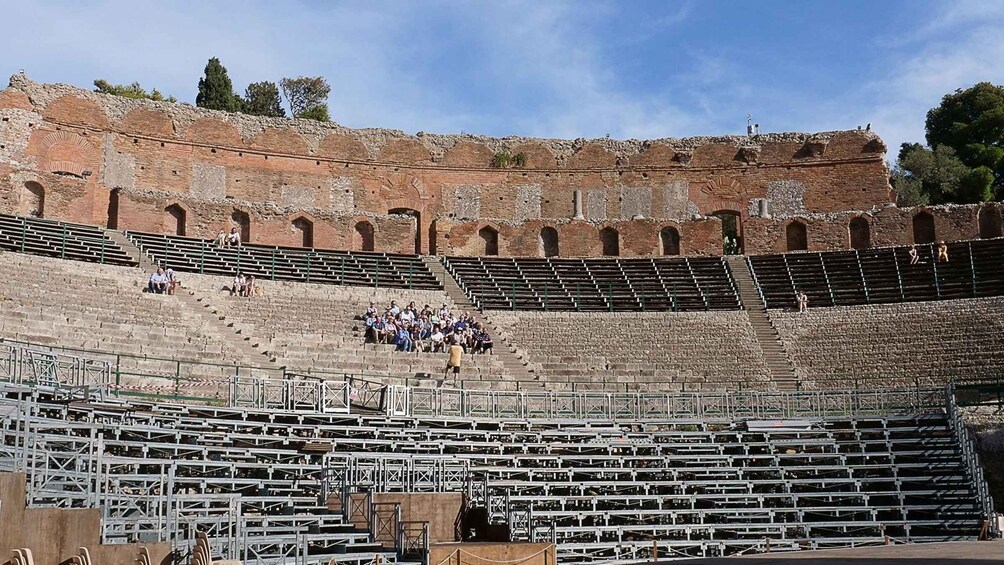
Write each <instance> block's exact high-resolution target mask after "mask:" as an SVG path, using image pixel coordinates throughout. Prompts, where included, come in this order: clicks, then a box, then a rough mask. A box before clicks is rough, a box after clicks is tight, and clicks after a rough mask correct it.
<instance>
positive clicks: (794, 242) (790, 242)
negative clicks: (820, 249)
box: [784, 220, 809, 251]
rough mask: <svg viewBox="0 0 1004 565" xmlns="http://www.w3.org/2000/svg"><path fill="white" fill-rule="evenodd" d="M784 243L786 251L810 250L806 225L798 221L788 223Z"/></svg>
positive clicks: (785, 228)
mask: <svg viewBox="0 0 1004 565" xmlns="http://www.w3.org/2000/svg"><path fill="white" fill-rule="evenodd" d="M784 241H785V250H786V251H806V250H808V249H809V236H808V234H807V233H806V230H805V224H803V223H802V222H800V221H798V220H794V221H791V222H788V225H787V226H785V227H784Z"/></svg>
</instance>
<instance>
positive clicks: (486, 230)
mask: <svg viewBox="0 0 1004 565" xmlns="http://www.w3.org/2000/svg"><path fill="white" fill-rule="evenodd" d="M478 236H480V237H481V241H482V242H484V246H485V247H484V255H485V256H488V257H494V256H496V255H498V254H499V231H498V230H497V229H495V228H493V227H491V226H485V227H483V228H481V229H480V230H478Z"/></svg>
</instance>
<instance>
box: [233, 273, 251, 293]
mask: <svg viewBox="0 0 1004 565" xmlns="http://www.w3.org/2000/svg"><path fill="white" fill-rule="evenodd" d="M246 285H247V279H246V278H245V277H244V275H243V274H242V273H237V275H235V276H234V284H233V286H231V287H230V296H235V295H236V296H244V287H245V286H246Z"/></svg>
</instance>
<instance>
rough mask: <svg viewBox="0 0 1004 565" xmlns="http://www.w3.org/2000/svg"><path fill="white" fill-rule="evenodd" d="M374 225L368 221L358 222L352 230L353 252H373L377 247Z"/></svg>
mask: <svg viewBox="0 0 1004 565" xmlns="http://www.w3.org/2000/svg"><path fill="white" fill-rule="evenodd" d="M375 240H376V238H375V230H374V229H373V224H371V223H369V222H368V221H366V220H360V221H358V222H356V225H355V227H354V228H353V230H352V250H353V251H373V250H374V248H375V246H376V241H375Z"/></svg>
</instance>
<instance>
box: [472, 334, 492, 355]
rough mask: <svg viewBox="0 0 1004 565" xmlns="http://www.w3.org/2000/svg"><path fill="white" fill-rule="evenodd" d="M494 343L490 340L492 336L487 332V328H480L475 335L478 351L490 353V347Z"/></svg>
mask: <svg viewBox="0 0 1004 565" xmlns="http://www.w3.org/2000/svg"><path fill="white" fill-rule="evenodd" d="M494 345H495V343H494V342H493V341H492V336H491V335H489V334H488V330H486V329H484V328H482V329H481V331H480V332H479V333H478V335H477V349H476V351H477V352H478V353H491V352H492V347H493V346H494Z"/></svg>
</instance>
